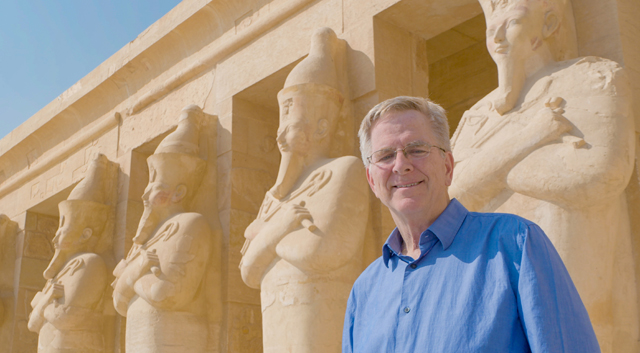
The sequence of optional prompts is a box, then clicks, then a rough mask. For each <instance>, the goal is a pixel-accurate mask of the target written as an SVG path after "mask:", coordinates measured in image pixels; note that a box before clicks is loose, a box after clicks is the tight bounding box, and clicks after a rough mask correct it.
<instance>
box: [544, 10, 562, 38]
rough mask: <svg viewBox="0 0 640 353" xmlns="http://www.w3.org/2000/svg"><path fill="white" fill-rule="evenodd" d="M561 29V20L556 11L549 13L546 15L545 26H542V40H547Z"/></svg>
mask: <svg viewBox="0 0 640 353" xmlns="http://www.w3.org/2000/svg"><path fill="white" fill-rule="evenodd" d="M559 27H560V18H559V17H558V15H557V14H556V12H555V11H549V12H547V13H546V14H545V15H544V25H543V26H542V38H544V39H547V38H549V37H551V35H553V34H554V33H555V32H556V31H557V30H558V28H559Z"/></svg>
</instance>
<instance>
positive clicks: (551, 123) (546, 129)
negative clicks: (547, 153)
mask: <svg viewBox="0 0 640 353" xmlns="http://www.w3.org/2000/svg"><path fill="white" fill-rule="evenodd" d="M559 100H562V98H556V99H552V100H550V101H549V102H547V103H546V104H545V107H544V108H542V109H540V110H538V112H537V113H536V115H535V116H534V118H533V121H532V122H531V127H532V128H533V129H534V130H535V132H537V133H539V134H540V135H541V136H545V137H546V139H545V140H547V141H548V140H555V139H557V138H559V137H560V136H561V135H562V134H564V133H567V132H569V131H571V130H572V129H573V124H571V122H570V121H569V120H568V119H567V118H565V117H564V115H563V114H564V109H562V108H561V107H560V104H559V103H558V101H559Z"/></svg>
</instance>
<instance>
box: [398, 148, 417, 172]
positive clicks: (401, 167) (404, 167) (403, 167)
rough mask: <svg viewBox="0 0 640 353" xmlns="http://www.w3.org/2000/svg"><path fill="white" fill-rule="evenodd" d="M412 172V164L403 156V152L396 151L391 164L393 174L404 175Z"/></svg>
mask: <svg viewBox="0 0 640 353" xmlns="http://www.w3.org/2000/svg"><path fill="white" fill-rule="evenodd" d="M412 170H413V163H411V161H410V160H409V158H407V156H406V155H405V154H404V151H402V150H400V151H396V160H395V161H394V162H393V172H394V173H398V174H405V173H408V172H410V171H412Z"/></svg>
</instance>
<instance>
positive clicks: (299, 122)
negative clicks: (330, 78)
mask: <svg viewBox="0 0 640 353" xmlns="http://www.w3.org/2000/svg"><path fill="white" fill-rule="evenodd" d="M306 99H308V98H307V97H305V96H302V95H301V94H300V93H299V92H294V93H291V94H287V95H284V96H283V97H281V99H280V100H279V103H280V127H279V128H278V135H277V138H276V140H277V142H278V148H279V149H280V152H281V153H283V154H284V153H294V154H306V153H307V151H308V150H309V148H310V146H311V143H310V139H309V137H310V136H311V134H312V131H309V130H310V126H309V125H310V124H309V122H308V119H307V118H306V115H305V113H306V112H305V111H304V110H305V109H304V107H305V106H306V104H305V103H306V102H305V100H306Z"/></svg>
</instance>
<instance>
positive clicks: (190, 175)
mask: <svg viewBox="0 0 640 353" xmlns="http://www.w3.org/2000/svg"><path fill="white" fill-rule="evenodd" d="M203 120H204V113H203V112H202V109H200V107H198V106H196V105H189V106H187V107H185V108H184V109H182V116H181V117H180V121H179V122H178V127H177V128H176V130H175V131H174V132H172V133H171V134H169V135H168V136H167V137H165V138H164V140H162V142H160V145H158V147H157V148H156V151H155V152H154V154H153V155H151V156H149V158H147V163H148V164H149V180H160V181H162V182H166V183H170V184H172V185H178V184H185V185H186V186H187V190H188V191H187V199H188V200H191V198H192V197H193V195H194V193H195V191H196V189H197V187H198V185H199V184H200V181H201V180H202V176H203V174H204V170H205V167H206V161H204V160H203V159H202V158H200V156H199V153H200V148H199V135H200V127H201V124H202V123H203Z"/></svg>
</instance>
